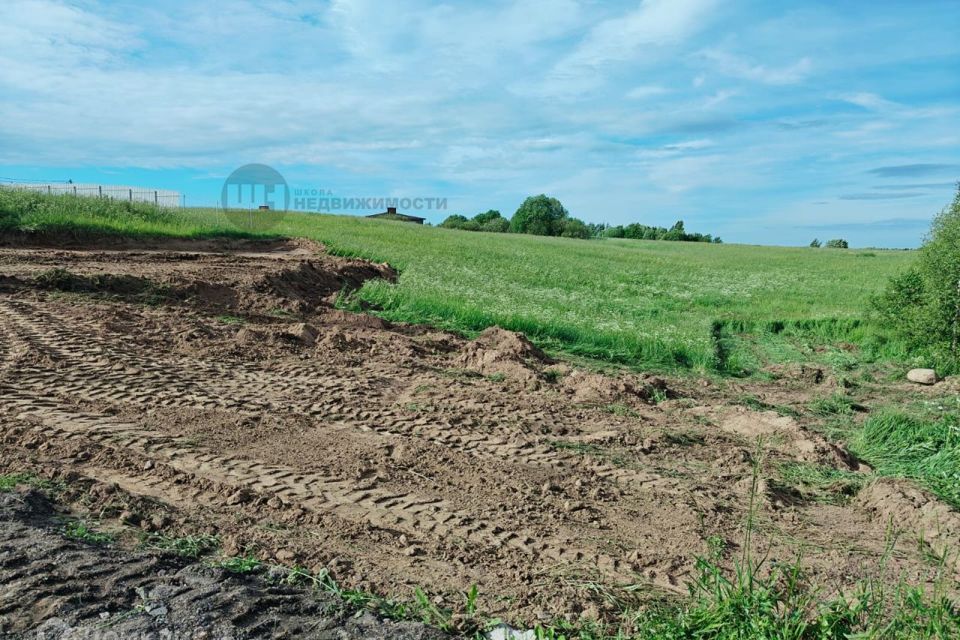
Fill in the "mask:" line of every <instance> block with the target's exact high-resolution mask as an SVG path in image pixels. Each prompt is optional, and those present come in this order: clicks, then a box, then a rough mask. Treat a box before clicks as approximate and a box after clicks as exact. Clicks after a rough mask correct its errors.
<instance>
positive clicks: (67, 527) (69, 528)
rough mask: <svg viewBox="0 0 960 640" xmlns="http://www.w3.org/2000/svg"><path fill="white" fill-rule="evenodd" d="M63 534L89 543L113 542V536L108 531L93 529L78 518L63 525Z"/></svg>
mask: <svg viewBox="0 0 960 640" xmlns="http://www.w3.org/2000/svg"><path fill="white" fill-rule="evenodd" d="M61 531H62V532H63V535H65V536H66V537H68V538H70V539H72V540H80V541H81V542H87V543H90V544H108V543H110V542H113V536H112V535H110V534H109V533H103V532H100V531H95V530H93V529H91V528H90V527H88V526H87V525H86V524H85V523H83V522H81V521H79V520H70V521H68V522H67V523H66V524H64V525H63V528H62V529H61Z"/></svg>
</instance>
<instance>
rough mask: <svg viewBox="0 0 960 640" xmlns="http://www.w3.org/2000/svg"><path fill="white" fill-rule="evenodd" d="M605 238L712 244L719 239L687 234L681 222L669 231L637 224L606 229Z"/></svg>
mask: <svg viewBox="0 0 960 640" xmlns="http://www.w3.org/2000/svg"><path fill="white" fill-rule="evenodd" d="M602 235H603V237H605V238H632V239H634V240H671V241H674V242H713V243H716V244H720V243H722V242H723V241H722V240H721V239H720V238H714V237H713V236H712V235H710V234H709V233H688V232H687V231H686V229H685V228H684V225H683V220H677V221H676V223H674V225H673V226H672V227H670V228H669V229H667V228H666V227H651V226H648V225H645V224H640V223H639V222H634V223H631V224H628V225H627V226H625V227H624V226H619V225H618V226H616V227H607V228H606V229H604V230H603V232H602Z"/></svg>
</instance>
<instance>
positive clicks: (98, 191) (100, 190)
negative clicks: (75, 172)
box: [97, 184, 103, 198]
mask: <svg viewBox="0 0 960 640" xmlns="http://www.w3.org/2000/svg"><path fill="white" fill-rule="evenodd" d="M97 194H98V195H97V197H98V198H102V197H103V185H102V184H98V185H97Z"/></svg>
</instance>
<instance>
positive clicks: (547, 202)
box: [510, 194, 570, 236]
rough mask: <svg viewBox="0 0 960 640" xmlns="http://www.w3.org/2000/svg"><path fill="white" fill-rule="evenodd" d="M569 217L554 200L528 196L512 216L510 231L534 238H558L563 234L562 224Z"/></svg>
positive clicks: (557, 201) (541, 195)
mask: <svg viewBox="0 0 960 640" xmlns="http://www.w3.org/2000/svg"><path fill="white" fill-rule="evenodd" d="M569 215H570V214H569V213H568V212H567V210H566V209H565V208H564V206H563V205H562V204H561V203H560V201H559V200H557V199H556V198H550V197H548V196H546V195H544V194H540V195H538V196H530V197H529V198H527V199H526V200H524V201H523V204H521V205H520V208H519V209H517V212H516V213H515V214H513V218H512V219H511V220H510V231H511V232H512V233H529V234H532V235H535V236H558V235H560V234H561V233H562V232H563V226H564V222H565V221H566V220H567V218H568V217H569Z"/></svg>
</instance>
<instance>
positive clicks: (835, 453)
mask: <svg viewBox="0 0 960 640" xmlns="http://www.w3.org/2000/svg"><path fill="white" fill-rule="evenodd" d="M719 425H720V428H721V429H722V430H723V431H726V432H728V433H732V434H736V435H739V436H743V437H744V438H747V439H748V440H750V441H751V442H754V441H756V439H757V438H761V437H762V438H763V439H764V442H765V446H768V447H770V448H772V449H773V450H774V451H778V452H780V453H782V454H785V455H787V456H789V457H791V458H794V459H798V460H802V461H804V462H810V463H815V464H822V465H827V466H833V467H840V468H844V469H854V470H856V469H858V468H859V463H858V462H857V460H856V459H855V458H854V457H853V456H851V455H850V454H849V453H848V452H846V451H844V450H843V449H841V448H840V447H838V446H836V445H835V444H833V443H830V442H827V441H826V440H825V439H824V438H823V437H821V436H819V435H817V434H815V433H811V432H809V431H807V430H806V429H804V428H803V427H801V426H800V424H799V423H798V422H797V420H796V419H795V418H793V417H791V416H783V415H780V414H779V413H777V412H776V411H752V410H750V409H747V408H745V407H735V408H733V409H731V410H727V411H725V412H722V413H721V415H720V416H719Z"/></svg>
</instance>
